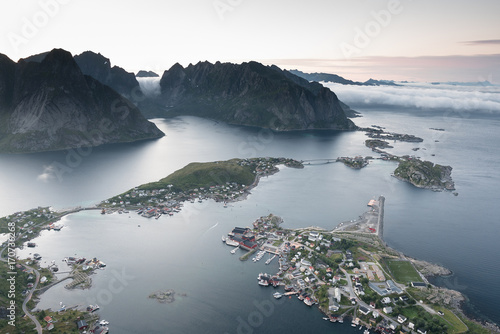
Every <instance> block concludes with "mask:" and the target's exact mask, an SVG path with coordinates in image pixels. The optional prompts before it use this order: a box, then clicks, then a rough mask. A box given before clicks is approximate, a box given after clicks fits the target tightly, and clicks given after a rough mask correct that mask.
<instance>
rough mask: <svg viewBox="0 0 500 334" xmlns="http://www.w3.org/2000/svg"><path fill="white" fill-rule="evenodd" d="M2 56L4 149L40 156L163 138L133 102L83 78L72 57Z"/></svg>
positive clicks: (0, 138) (56, 53)
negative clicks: (14, 59) (40, 152)
mask: <svg viewBox="0 0 500 334" xmlns="http://www.w3.org/2000/svg"><path fill="white" fill-rule="evenodd" d="M5 58H6V57H5V56H3V55H1V56H0V117H1V123H0V151H3V152H37V151H47V150H59V149H67V148H73V147H81V146H85V147H87V146H97V145H101V144H105V143H115V142H128V141H135V140H141V139H148V138H158V137H161V136H163V135H164V134H163V133H162V132H161V131H160V130H159V129H158V128H157V127H156V126H155V125H154V124H153V123H151V122H148V121H147V120H146V119H145V118H144V117H143V116H142V115H141V113H140V111H139V110H138V109H137V108H136V107H135V106H134V105H133V104H132V103H131V102H130V101H128V100H127V99H125V98H124V97H122V96H121V95H120V94H118V93H117V92H115V91H114V90H113V89H111V88H110V87H108V86H106V85H103V84H102V83H100V82H99V81H97V80H95V79H93V78H91V77H89V76H85V75H83V74H82V72H81V71H80V68H79V67H78V65H77V64H76V62H75V61H74V59H73V57H72V56H71V54H70V53H68V52H66V51H64V50H60V49H55V50H52V51H51V52H50V53H48V54H46V55H45V57H43V60H41V61H40V62H39V61H30V60H29V59H27V60H20V61H19V62H18V63H17V64H16V63H14V62H12V61H9V59H8V58H7V59H5Z"/></svg>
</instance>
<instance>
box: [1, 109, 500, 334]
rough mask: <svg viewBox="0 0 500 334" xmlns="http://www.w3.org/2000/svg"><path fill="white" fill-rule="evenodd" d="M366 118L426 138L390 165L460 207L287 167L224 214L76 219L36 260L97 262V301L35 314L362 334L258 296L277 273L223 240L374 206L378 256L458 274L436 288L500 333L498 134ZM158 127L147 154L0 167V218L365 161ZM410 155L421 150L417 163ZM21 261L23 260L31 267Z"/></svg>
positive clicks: (52, 295) (293, 144)
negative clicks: (231, 168)
mask: <svg viewBox="0 0 500 334" xmlns="http://www.w3.org/2000/svg"><path fill="white" fill-rule="evenodd" d="M363 114H364V117H363V118H358V119H356V120H355V121H356V123H357V124H358V125H361V126H366V125H371V124H377V125H380V126H385V127H387V130H389V131H398V132H404V133H411V134H415V135H418V136H421V137H423V138H424V140H425V141H424V142H423V143H411V144H410V143H395V145H394V146H395V148H394V149H393V150H392V152H393V153H396V154H415V155H417V156H420V157H422V158H424V159H428V160H431V161H433V162H437V163H442V164H446V165H451V166H453V167H454V169H453V174H452V176H453V178H454V180H455V183H456V186H457V191H458V193H459V196H457V197H455V196H453V195H452V194H451V193H445V192H443V193H434V192H431V191H426V190H421V189H417V188H414V187H412V186H411V185H409V184H406V183H403V182H400V181H398V180H396V179H394V178H392V177H391V176H390V174H391V172H392V171H393V170H394V168H395V167H396V165H395V164H394V163H390V162H383V161H379V160H375V161H374V162H373V163H371V164H370V165H369V166H368V167H366V168H364V169H362V170H351V169H349V168H347V167H345V166H343V165H342V164H339V163H334V164H328V165H319V166H307V167H306V168H305V169H303V170H296V169H288V168H282V170H281V171H280V172H279V173H278V174H276V175H273V176H271V177H269V178H264V179H262V180H261V183H260V185H259V186H258V187H257V188H255V189H253V190H252V194H251V195H250V196H249V197H248V199H247V200H246V201H242V202H237V203H233V204H232V205H231V206H230V207H228V208H223V207H222V206H221V205H220V204H218V203H213V202H204V203H201V204H200V203H195V204H186V207H185V208H184V209H183V211H182V212H181V213H180V214H178V215H176V216H174V217H161V218H160V219H159V220H154V219H153V220H147V219H145V218H140V217H138V216H137V215H136V214H130V218H129V215H118V214H114V215H105V216H102V215H100V214H99V213H98V212H82V213H79V214H75V215H71V216H68V217H66V218H65V219H64V221H63V223H64V224H65V225H66V227H65V228H63V229H62V231H60V232H54V231H52V232H47V231H46V232H44V233H43V234H42V236H41V237H40V238H38V239H37V240H36V242H37V244H38V245H39V246H38V247H37V249H36V252H38V253H40V254H42V255H43V256H44V260H45V261H47V264H48V263H49V262H50V261H52V260H55V261H56V263H58V264H60V267H61V271H63V263H62V262H61V259H62V258H63V257H65V256H71V255H73V254H77V255H79V256H84V257H87V258H88V257H94V256H96V257H98V258H100V259H102V260H103V261H104V262H106V263H107V265H108V266H107V268H106V270H103V271H99V272H98V273H97V274H96V275H94V276H93V287H92V289H90V290H86V291H80V290H78V291H67V290H65V289H64V287H63V284H62V285H60V286H56V287H55V288H53V289H51V290H49V291H48V292H46V293H45V294H44V295H43V296H42V300H41V302H40V304H39V305H38V306H39V307H41V308H46V307H51V308H53V309H56V308H58V307H59V302H61V301H62V302H64V303H65V304H66V305H67V306H71V305H76V304H80V305H86V304H90V303H93V302H97V303H98V304H99V305H101V311H100V312H101V315H102V317H103V318H105V319H107V320H109V321H110V322H111V323H112V329H113V330H116V331H118V332H120V333H138V332H150V333H163V332H172V333H181V332H197V333H198V332H200V333H204V332H206V333H215V332H219V333H220V332H221V333H224V332H228V333H233V332H238V330H239V332H243V333H250V332H252V331H253V332H255V333H257V332H259V333H268V332H282V331H284V330H286V331H288V332H292V333H295V332H297V333H298V332H304V331H311V330H312V329H313V330H314V331H315V332H320V333H321V332H339V333H344V332H345V333H349V332H354V331H357V329H352V328H351V327H350V326H341V325H339V324H330V323H328V322H326V321H323V320H322V319H321V314H320V313H319V311H318V310H317V309H315V308H308V307H307V306H305V305H303V303H301V302H299V301H298V300H297V299H296V298H292V299H286V300H285V299H283V300H281V301H280V304H279V305H277V304H275V300H274V299H273V298H272V297H271V294H272V292H273V290H272V289H271V288H268V289H266V288H261V287H260V286H258V285H257V280H256V276H257V274H258V273H259V272H261V271H267V272H274V271H275V270H276V263H274V264H271V265H269V266H266V265H264V263H257V264H255V263H253V262H240V261H239V260H238V256H236V255H231V254H230V253H229V251H230V249H229V248H227V247H226V246H224V245H223V244H222V243H221V241H220V236H221V235H222V234H225V233H227V232H228V231H229V230H230V229H231V228H232V227H234V226H236V225H238V226H245V225H249V224H250V223H251V222H252V221H253V220H254V219H255V218H257V217H259V216H262V215H267V214H268V213H274V214H278V215H281V216H282V217H283V218H284V219H285V227H292V228H293V227H302V226H310V225H315V226H321V227H325V228H332V227H333V226H335V225H337V224H338V223H339V222H341V221H345V220H348V219H353V218H356V217H357V216H358V215H360V214H361V213H362V212H363V211H365V210H366V203H367V202H368V201H369V200H370V199H371V198H373V197H374V196H378V195H380V194H383V195H384V196H385V197H386V210H385V215H386V219H385V227H384V237H385V240H386V241H387V243H388V244H389V245H390V246H392V247H394V248H396V249H399V250H401V251H403V252H404V253H405V254H407V255H410V256H413V257H417V258H421V259H424V260H428V261H432V262H436V263H440V264H442V265H444V266H446V267H448V268H450V269H451V270H453V272H454V275H453V276H452V277H450V278H447V279H440V280H439V283H440V284H443V285H445V286H448V287H450V288H455V289H458V290H460V291H462V292H464V293H465V294H466V295H467V296H468V297H469V298H470V302H471V304H470V305H472V306H473V308H475V309H476V310H478V311H480V312H481V313H483V314H484V315H486V316H487V317H488V318H489V319H492V320H494V321H496V322H497V323H499V322H500V312H499V311H498V310H497V309H498V308H497V307H496V305H497V303H496V301H497V300H498V299H500V288H498V287H496V286H495V284H490V283H491V282H494V281H495V278H496V277H498V275H499V274H500V271H499V270H500V269H499V267H498V260H497V258H496V254H498V253H499V252H500V246H499V243H498V242H497V238H498V235H499V232H500V227H499V220H498V215H497V214H496V210H495V207H496V205H495V204H496V202H497V201H498V199H499V196H498V191H497V189H498V188H499V186H500V175H499V172H498V168H497V166H498V164H499V163H500V148H499V147H498V145H497V144H498V143H500V131H498V130H499V127H500V121H498V120H486V119H474V118H468V119H462V118H459V117H450V116H449V115H447V114H446V113H444V112H443V113H441V114H439V115H438V114H433V115H425V117H423V116H419V115H416V114H409V113H406V114H403V113H397V112H387V111H379V110H365V111H364V113H363ZM155 123H156V124H157V125H158V126H159V127H160V128H161V129H162V130H163V131H164V132H165V133H166V134H167V135H166V136H165V137H164V138H161V139H159V140H155V141H149V142H142V143H134V144H123V145H109V146H104V147H100V148H94V149H92V150H90V151H86V152H83V151H82V152H52V153H42V154H35V155H17V156H16V155H1V156H0V185H1V188H0V200H1V201H2V206H1V208H0V210H1V212H0V214H2V215H6V214H10V213H13V212H15V211H18V210H25V209H29V208H32V207H35V206H38V205H52V206H54V207H55V208H63V207H72V206H76V205H87V204H93V203H96V202H98V201H100V200H102V199H104V198H107V197H111V196H112V195H115V194H117V193H120V192H123V191H125V190H128V189H130V188H131V187H134V186H136V185H139V184H141V183H145V182H149V181H153V180H157V179H159V178H161V177H164V176H166V175H168V174H170V173H171V172H173V171H175V170H176V169H179V168H181V167H182V166H184V165H186V164H187V163H189V162H192V161H214V160H225V159H230V158H233V157H240V158H247V157H257V156H285V157H292V158H296V159H319V158H336V157H338V156H344V155H348V156H353V155H364V156H365V155H372V152H371V151H370V150H368V149H367V148H366V147H365V146H364V140H365V138H366V137H365V135H364V134H363V133H361V132H350V133H343V132H330V131H317V132H289V133H279V134H276V133H271V132H269V131H266V130H260V129H254V128H245V127H237V126H230V125H226V124H222V123H217V122H213V121H208V120H203V119H199V118H194V117H182V118H175V119H170V120H161V119H158V120H155ZM431 127H433V128H444V129H445V131H436V130H431V129H429V128H431ZM413 147H420V150H418V151H416V152H415V151H412V150H411V149H412V148H413ZM431 154H435V156H432V155H431ZM54 166H56V167H57V166H59V168H62V167H65V168H64V169H57V168H56V169H54ZM61 166H62V167H61ZM139 224H140V225H141V226H140V227H138V225H139ZM30 251H32V250H29V249H26V250H22V251H20V252H19V255H20V256H22V257H24V256H28V255H29V252H30ZM169 288H173V289H175V290H176V291H177V292H178V293H186V295H187V296H180V297H179V298H178V299H177V300H176V301H175V302H174V303H172V304H158V303H156V302H155V301H153V300H151V299H148V298H147V296H148V295H149V294H150V293H151V292H154V291H156V290H159V289H169ZM471 309H472V307H471Z"/></svg>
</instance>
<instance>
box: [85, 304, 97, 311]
mask: <svg viewBox="0 0 500 334" xmlns="http://www.w3.org/2000/svg"><path fill="white" fill-rule="evenodd" d="M98 309H99V305H97V304H95V305H89V306H87V311H89V312H94V311H97V310H98Z"/></svg>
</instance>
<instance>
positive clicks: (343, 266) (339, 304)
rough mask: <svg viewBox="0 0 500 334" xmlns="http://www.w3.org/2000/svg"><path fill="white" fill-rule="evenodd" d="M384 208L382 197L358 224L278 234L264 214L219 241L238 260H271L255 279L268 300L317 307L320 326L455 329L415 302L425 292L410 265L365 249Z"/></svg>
mask: <svg viewBox="0 0 500 334" xmlns="http://www.w3.org/2000/svg"><path fill="white" fill-rule="evenodd" d="M383 203H384V200H383V197H381V198H379V199H378V200H371V201H370V202H369V203H368V206H369V210H368V211H367V212H366V213H365V214H363V215H361V216H360V218H359V219H358V220H352V221H349V222H344V223H341V224H339V226H337V228H336V229H334V230H333V231H326V230H324V229H320V228H307V229H296V230H291V229H283V228H282V227H281V226H280V225H281V224H282V223H283V220H282V219H281V218H280V217H278V216H274V215H272V214H271V215H269V216H265V217H260V218H259V219H257V220H256V221H255V222H254V223H253V224H252V226H251V227H246V228H242V227H235V228H234V229H233V230H232V231H231V232H229V233H228V235H227V236H223V237H222V241H223V242H225V243H226V244H227V245H229V246H233V247H235V248H234V249H233V250H232V251H231V253H233V254H234V252H235V250H236V249H237V248H241V249H244V250H246V251H247V253H246V254H245V255H243V256H242V257H240V260H249V259H252V261H253V262H257V261H260V260H261V259H265V258H266V259H267V260H266V264H270V263H271V262H272V261H273V260H274V259H275V258H277V261H278V264H279V269H278V271H277V272H276V273H274V274H268V273H261V274H259V275H258V277H257V279H258V280H257V283H258V284H259V285H260V286H263V287H268V286H273V287H275V288H277V290H276V292H274V293H273V297H274V298H283V297H288V298H291V296H292V295H296V296H297V298H298V299H299V300H301V301H303V302H304V304H305V305H307V306H312V305H318V307H319V308H320V310H321V311H322V312H323V313H324V318H323V319H324V320H326V321H330V322H332V323H335V322H339V323H343V322H344V320H346V319H349V320H350V321H351V325H352V326H353V327H358V328H359V329H360V330H362V329H363V328H364V333H365V334H367V333H370V332H375V331H376V332H379V333H418V334H427V333H442V332H446V331H447V328H452V327H454V326H460V325H457V323H458V324H463V323H462V322H461V320H460V319H459V318H458V317H457V316H456V315H454V314H453V313H452V312H451V311H449V310H448V309H446V308H444V307H442V306H441V305H437V304H435V303H434V304H433V303H431V301H428V303H429V304H427V303H424V301H423V300H421V298H422V299H424V297H423V296H424V295H425V292H426V291H427V290H429V289H431V288H430V286H429V285H428V282H427V280H426V278H425V277H424V276H423V275H421V274H420V273H419V271H418V270H417V269H416V268H415V267H414V265H413V264H412V263H411V262H409V261H407V260H404V259H401V258H400V257H398V256H397V255H396V254H394V253H392V252H390V251H389V252H388V251H387V250H385V249H384V248H383V242H381V241H380V240H378V242H377V243H373V242H372V243H368V242H367V241H370V240H377V239H379V237H378V231H379V229H381V226H380V225H381V223H382V218H383V217H382V214H383ZM352 236H358V238H353V237H352ZM359 240H363V242H361V241H359ZM266 254H268V255H266ZM281 289H283V291H282V290H281ZM464 326H465V325H464Z"/></svg>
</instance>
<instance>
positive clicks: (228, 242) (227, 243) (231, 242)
mask: <svg viewBox="0 0 500 334" xmlns="http://www.w3.org/2000/svg"><path fill="white" fill-rule="evenodd" d="M226 245H228V246H233V247H238V246H239V245H240V244H239V242H236V241H234V240H232V239H231V238H227V239H226Z"/></svg>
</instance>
